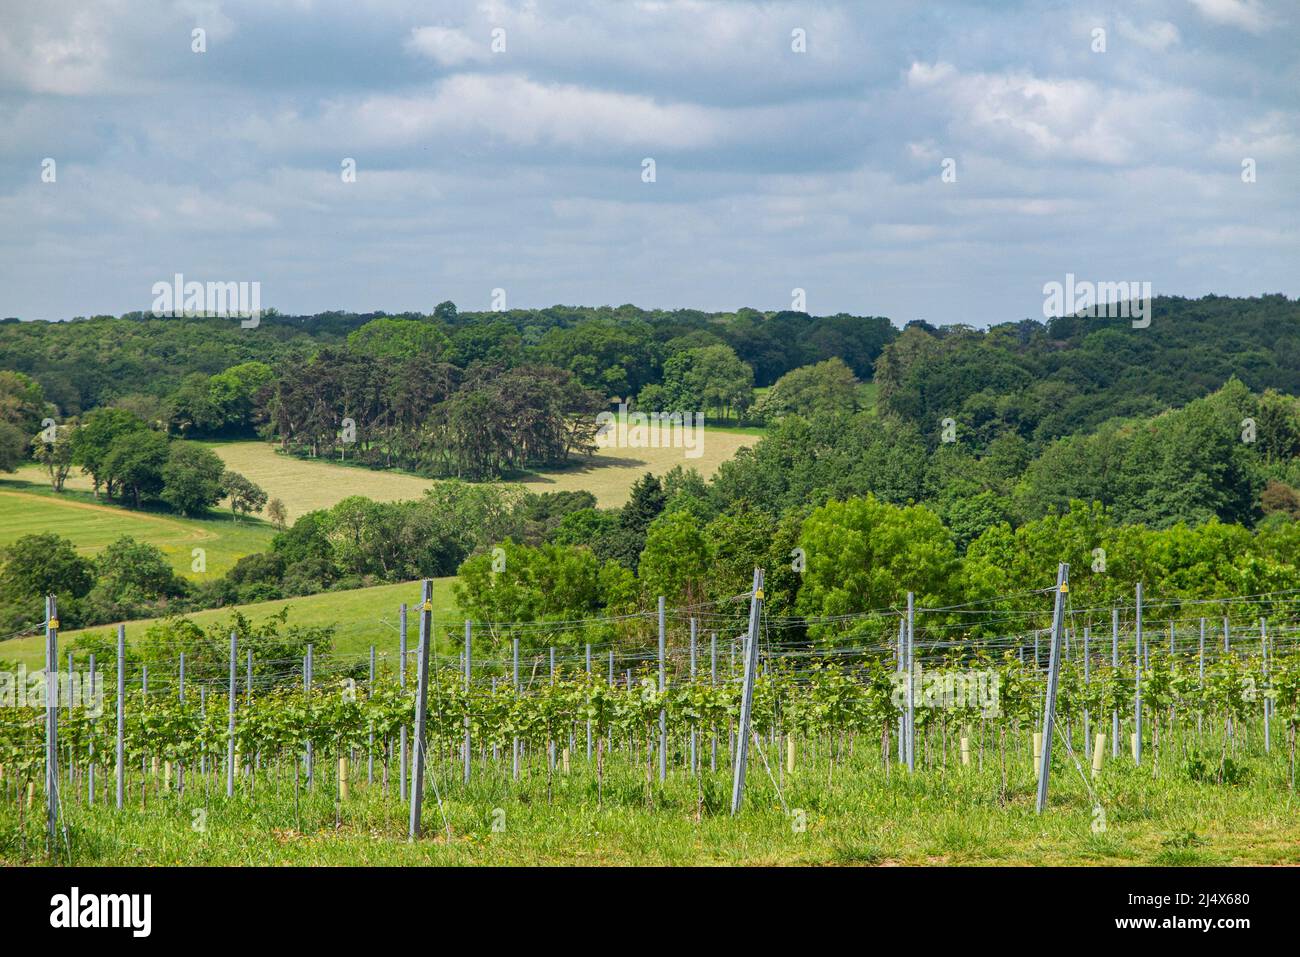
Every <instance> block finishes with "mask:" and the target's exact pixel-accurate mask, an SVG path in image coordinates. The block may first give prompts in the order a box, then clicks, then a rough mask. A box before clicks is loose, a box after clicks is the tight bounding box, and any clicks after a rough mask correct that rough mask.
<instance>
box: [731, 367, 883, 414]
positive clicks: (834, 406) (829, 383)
mask: <svg viewBox="0 0 1300 957" xmlns="http://www.w3.org/2000/svg"><path fill="white" fill-rule="evenodd" d="M859 408H861V401H860V399H859V383H858V378H857V376H855V375H854V374H853V370H852V369H850V368H849V367H848V365H846V364H845V362H844V360H843V359H840V358H838V357H834V358H830V359H827V360H826V361H825V362H818V363H817V364H816V365H810V366H802V367H800V368H798V369H792V370H791V371H790V372H787V373H786V374H785V375H783V376H781V378H779V379H777V380H776V384H775V385H773V386H772V388H771V389H770V390H768V391H767V392H766V393H765V394H764V395H763V397H762V398H761V399H760V400H759V401H758V405H757V407H756V409H755V411H756V412H757V413H758V414H759V416H760V417H761V418H763V419H765V420H771V419H778V418H780V417H781V416H783V415H791V414H794V415H804V416H807V415H814V414H816V413H819V412H837V411H838V412H857V411H858V410H859Z"/></svg>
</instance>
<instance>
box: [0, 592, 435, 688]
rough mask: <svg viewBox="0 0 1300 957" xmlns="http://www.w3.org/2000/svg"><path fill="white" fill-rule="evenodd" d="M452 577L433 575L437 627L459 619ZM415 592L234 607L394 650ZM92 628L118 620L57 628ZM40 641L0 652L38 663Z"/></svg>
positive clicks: (349, 647) (352, 646)
mask: <svg viewBox="0 0 1300 957" xmlns="http://www.w3.org/2000/svg"><path fill="white" fill-rule="evenodd" d="M454 581H455V578H435V579H434V580H433V602H434V604H433V608H434V620H435V622H436V623H437V624H436V627H437V629H438V631H439V633H441V632H442V628H443V625H444V624H446V623H447V622H449V621H455V622H459V620H460V612H459V609H458V608H457V607H456V600H455V598H454V597H453V596H452V593H451V586H452V583H453V582H454ZM419 598H420V583H419V582H418V581H415V582H401V583H398V584H395V585H375V586H373V587H371V588H356V589H351V590H348V591H329V592H322V593H321V594H318V595H304V596H301V597H299V598H282V599H278V600H276V601H263V602H256V603H254V604H251V605H239V606H238V609H239V612H240V614H242V615H244V616H245V617H247V618H248V619H249V620H250V621H251V622H253V623H254V624H256V623H257V622H261V621H264V620H266V619H267V618H269V617H270V616H272V615H275V614H278V613H279V612H280V610H281V609H283V608H285V607H287V608H288V609H289V624H291V625H292V624H296V625H333V626H335V643H334V651H335V653H337V654H339V655H359V654H362V653H365V652H367V651H368V649H369V647H370V645H372V644H374V645H375V646H376V647H378V648H382V649H384V650H389V651H392V650H395V649H396V648H397V641H398V639H397V618H398V606H399V605H400V604H401V603H402V602H406V603H407V604H408V605H415V604H416V603H417V602H418V601H419ZM231 611H232V609H230V608H209V609H207V610H205V611H196V612H193V613H191V614H189V615H187V616H186V617H187V618H189V619H190V620H191V621H193V622H194V623H195V624H197V625H199V626H200V627H202V628H207V627H208V626H209V625H214V624H217V623H218V622H224V621H228V620H229V619H230V614H231ZM156 621H157V619H142V620H139V621H129V622H126V638H127V642H128V643H129V642H131V641H133V640H135V639H137V638H139V637H140V635H142V634H143V633H144V631H145V629H147V628H148V627H149V626H150V625H151V624H154V623H155V622H156ZM415 628H416V625H415V617H414V614H412V616H411V620H410V625H409V634H410V636H411V638H410V640H411V644H412V645H414V644H415V634H416V632H415ZM91 632H99V633H108V632H111V633H114V634H116V632H117V626H116V625H99V626H96V627H94V628H83V629H79V630H77V631H63V632H60V633H59V644H60V646H61V647H64V648H66V647H68V645H69V644H70V643H71V642H73V641H75V640H76V639H77V637H78V636H80V635H83V634H87V633H91ZM44 642H45V636H44V635H43V634H42V635H32V636H29V637H25V638H14V639H12V640H10V641H6V642H4V643H3V644H0V658H3V659H5V660H6V661H13V662H15V663H22V664H25V665H26V666H27V667H29V668H39V667H43V666H44V664H45V657H44V655H45V652H44V647H45V646H44Z"/></svg>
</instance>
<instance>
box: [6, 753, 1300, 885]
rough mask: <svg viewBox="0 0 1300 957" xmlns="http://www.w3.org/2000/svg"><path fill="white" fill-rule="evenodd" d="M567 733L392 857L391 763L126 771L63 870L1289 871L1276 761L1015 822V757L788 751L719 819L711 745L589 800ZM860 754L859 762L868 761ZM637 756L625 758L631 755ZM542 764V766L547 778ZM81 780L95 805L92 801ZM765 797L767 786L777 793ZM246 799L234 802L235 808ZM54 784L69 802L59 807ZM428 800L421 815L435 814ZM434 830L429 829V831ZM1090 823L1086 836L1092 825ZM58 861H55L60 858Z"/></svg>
mask: <svg viewBox="0 0 1300 957" xmlns="http://www.w3.org/2000/svg"><path fill="white" fill-rule="evenodd" d="M583 742H584V738H583V735H582V732H581V729H579V731H578V743H577V745H576V749H575V754H574V756H573V759H572V773H571V774H567V775H566V774H564V773H563V772H562V770H561V769H560V768H559V767H557V770H556V772H555V774H554V778H553V781H552V782H550V783H549V784H548V775H547V769H546V759H545V754H544V752H543V753H541V754H536V753H535V754H533V755H531V756H530V757H529V758H528V759H527V764H526V773H525V777H524V779H523V780H522V781H520V782H518V783H516V782H512V781H511V780H510V771H509V753H508V752H509V747H508V745H507V747H506V748H505V749H504V753H502V754H501V758H502V761H501V762H500V763H497V762H493V761H492V760H491V754H490V752H489V753H488V754H487V755H486V756H484V755H482V754H479V756H478V757H477V758H476V762H475V767H474V779H473V780H472V781H471V783H470V784H468V785H465V784H462V783H461V781H460V778H459V774H460V771H459V761H458V756H457V755H455V754H454V753H452V751H453V750H454V749H452V748H448V749H446V750H442V751H440V752H439V757H438V758H437V759H436V762H437V763H436V767H434V768H433V772H432V775H431V783H436V785H437V795H435V793H434V790H433V788H432V787H430V788H429V789H428V790H427V791H426V794H427V800H426V804H425V818H424V820H425V836H424V838H423V839H422V840H420V841H419V842H417V843H416V844H414V845H410V844H408V843H407V842H406V813H407V811H406V807H405V805H403V804H401V803H400V802H399V801H398V800H397V797H396V793H395V791H396V768H395V767H392V768H390V771H389V778H388V784H387V787H385V785H384V784H383V780H384V778H383V765H382V762H380V761H378V760H377V762H376V769H375V783H374V784H373V785H372V786H367V785H366V766H365V763H364V759H361V760H360V761H359V762H357V763H354V765H353V766H352V769H351V776H350V777H351V784H350V790H351V795H350V797H349V799H348V800H347V801H337V800H336V782H335V778H334V775H333V771H334V767H335V765H334V763H333V758H332V757H331V756H327V755H325V754H319V755H318V756H317V763H316V779H315V788H314V789H313V790H312V791H310V792H308V791H307V789H306V785H305V779H304V778H303V777H302V776H301V775H298V776H297V789H296V790H295V785H294V782H295V774H294V767H293V764H292V761H289V762H286V763H283V764H282V765H281V766H280V767H278V768H277V767H276V766H275V764H274V763H272V764H271V765H270V766H269V767H265V768H263V769H262V770H261V771H260V772H259V774H258V776H257V778H256V780H255V781H254V782H252V783H251V785H250V782H249V781H248V780H247V779H245V780H243V781H241V783H240V785H239V786H240V789H241V793H240V794H239V795H237V797H236V798H235V799H233V800H227V799H226V798H225V796H224V776H218V775H217V774H210V775H209V776H208V777H207V778H206V779H205V778H203V777H201V776H200V775H198V774H196V773H194V772H193V771H191V772H189V774H190V776H189V782H190V783H189V787H188V789H187V791H186V793H185V795H184V796H183V797H182V796H179V795H177V794H175V793H171V794H168V795H160V794H159V793H158V784H157V782H155V783H154V784H152V785H151V788H152V790H151V792H150V793H149V795H148V796H147V798H146V804H145V806H144V807H143V808H142V807H141V798H142V795H141V788H140V782H141V780H142V775H141V774H140V772H139V770H138V767H137V769H136V770H134V772H133V775H132V780H131V784H130V790H129V800H128V806H127V807H126V808H125V809H124V810H123V811H122V812H117V811H115V810H113V809H111V808H110V807H108V806H106V805H104V804H103V803H99V804H97V805H96V806H94V807H88V806H87V805H86V804H85V803H84V786H85V782H84V781H83V780H79V781H78V782H77V785H76V790H77V792H78V796H77V797H75V798H69V799H68V800H66V801H65V811H66V817H67V821H68V827H69V837H70V840H71V844H72V861H73V863H75V864H105V865H106V864H125V865H132V864H149V865H159V864H161V865H174V864H189V865H201V864H202V865H253V864H257V865H281V864H291V865H352V864H439V865H442V864H446V865H533V864H588V865H595V864H638V865H639V864H765V865H823V864H829V865H896V864H919V865H924V864H941V865H990V864H992V865H1053V864H1056V865H1059V864H1079V865H1141V864H1146V865H1168V866H1187V865H1201V866H1203V865H1213V864H1297V863H1300V818H1297V814H1296V810H1297V808H1296V803H1295V800H1294V796H1293V795H1292V794H1291V793H1290V792H1289V791H1288V789H1287V787H1286V784H1285V775H1284V769H1285V760H1284V758H1283V757H1282V756H1281V755H1279V754H1278V753H1277V752H1275V753H1274V754H1273V755H1272V757H1271V759H1267V760H1266V759H1265V758H1264V756H1262V755H1259V754H1255V755H1253V756H1251V757H1250V758H1248V759H1246V764H1247V765H1248V767H1249V769H1250V775H1249V778H1248V780H1247V781H1246V783H1244V784H1239V785H1235V786H1229V785H1215V784H1209V783H1200V782H1196V781H1193V780H1191V779H1190V778H1188V777H1187V776H1186V775H1185V774H1184V773H1182V772H1181V771H1180V770H1179V769H1178V768H1177V767H1171V768H1166V769H1163V770H1162V771H1161V776H1160V777H1159V778H1153V777H1152V772H1151V769H1150V768H1149V767H1146V766H1144V767H1142V768H1140V769H1138V768H1134V767H1133V766H1132V764H1131V762H1128V761H1126V760H1119V761H1115V762H1111V761H1109V760H1108V761H1107V766H1106V768H1105V769H1104V771H1103V773H1102V776H1101V777H1100V779H1099V780H1098V782H1097V784H1096V790H1097V792H1098V795H1099V797H1100V802H1101V807H1102V813H1103V815H1104V817H1101V818H1099V816H1098V813H1097V811H1096V810H1095V808H1094V803H1093V799H1092V797H1091V796H1090V795H1089V793H1088V790H1087V789H1086V788H1085V787H1084V785H1083V783H1082V781H1081V779H1080V778H1079V777H1078V774H1077V772H1076V770H1075V768H1074V767H1073V765H1072V764H1071V763H1069V762H1068V761H1067V760H1064V759H1063V760H1061V761H1060V762H1059V764H1058V765H1057V766H1056V767H1055V768H1054V770H1053V777H1052V798H1051V804H1050V807H1049V810H1048V812H1047V813H1046V814H1044V815H1042V816H1039V815H1037V814H1035V813H1034V784H1033V777H1032V769H1031V766H1030V764H1029V762H1028V761H1027V760H1023V761H1020V762H1017V763H1013V764H1012V766H1011V767H1010V768H1009V771H1008V786H1007V789H1006V791H1005V793H1003V791H1002V785H1001V773H1000V770H999V768H998V763H997V757H996V754H986V755H985V760H984V768H983V769H980V768H978V767H970V768H961V767H958V766H956V765H951V764H950V766H949V767H948V768H947V769H944V770H941V769H939V768H929V769H926V770H924V771H918V773H917V774H915V775H913V776H909V775H908V774H907V773H906V771H905V770H904V771H901V772H900V769H899V768H898V767H897V766H894V767H893V768H892V769H891V770H890V772H889V774H888V775H886V773H885V772H884V770H883V768H882V767H881V765H880V760H879V756H878V754H871V755H867V754H863V753H862V752H861V751H859V753H858V755H857V756H856V757H853V758H850V759H849V760H847V761H839V762H837V763H836V768H835V771H834V774H833V776H832V775H831V774H830V773H829V772H830V768H829V766H828V763H827V761H826V759H825V756H824V748H823V753H822V754H819V755H818V756H816V757H812V756H808V755H803V754H802V753H801V757H800V759H799V761H798V763H797V770H796V772H795V773H794V774H793V775H788V774H786V773H785V772H784V771H783V770H780V769H779V768H778V767H777V760H776V753H775V751H774V750H773V749H772V748H771V747H768V748H767V751H766V757H767V760H768V761H769V762H772V767H771V773H772V775H774V776H777V775H779V782H773V781H772V780H771V779H769V777H768V774H767V771H766V770H765V767H764V763H763V761H762V759H761V758H760V757H759V756H758V755H757V754H754V755H752V756H751V766H750V771H749V788H748V790H747V796H746V804H745V807H744V809H743V811H742V813H741V814H740V816H739V817H737V818H734V819H733V818H732V817H730V816H729V814H728V813H727V812H728V801H729V796H730V786H731V785H730V781H731V777H730V772H729V770H728V769H727V766H726V764H727V762H726V758H725V755H726V742H725V739H724V741H723V742H722V744H721V746H720V754H719V762H720V763H719V770H718V772H716V773H712V774H711V773H708V771H707V766H708V748H707V746H706V747H704V748H702V749H701V751H702V755H703V759H704V766H705V768H706V771H705V773H704V775H703V777H702V778H701V780H700V782H699V784H698V785H697V782H696V780H695V779H694V778H692V777H691V776H690V774H689V772H688V771H687V769H686V768H685V767H684V766H683V765H682V763H681V762H680V761H679V760H676V756H675V760H674V762H673V765H672V766H671V769H670V773H669V780H668V782H667V784H666V785H664V786H662V787H661V786H660V785H659V784H658V782H657V780H656V781H653V782H652V783H648V782H647V778H646V773H645V767H644V764H643V763H642V762H641V761H640V760H638V761H637V762H636V763H635V764H629V763H628V762H627V761H626V760H625V759H624V758H622V757H621V756H619V757H615V758H614V759H611V760H610V761H608V762H607V767H606V776H605V782H604V786H603V788H602V790H601V795H600V799H599V801H598V797H597V781H596V775H595V772H594V768H592V767H589V766H588V765H587V762H586V756H585V747H584V743H583ZM878 747H879V744H878V743H877V744H876V745H875V747H874V748H871V747H870V746H868V748H869V750H876V749H878ZM640 753H643V749H641V751H640ZM559 763H560V762H559V759H557V765H558V764H559ZM104 780H105V779H104V778H101V802H102V799H103V796H104V795H103V792H102V786H103V783H104ZM776 783H780V784H781V785H782V787H781V794H780V795H778V791H777V787H776ZM250 787H251V789H252V795H251V796H250V794H249V791H250ZM70 791H71V789H69V792H70ZM0 793H2V794H3V799H0V863H6V864H17V863H42V862H45V861H46V860H47V859H46V858H45V856H44V842H43V836H42V835H43V832H42V827H43V818H42V814H41V810H40V797H39V795H38V796H37V800H36V804H35V806H34V808H33V810H32V811H30V812H23V815H24V818H25V820H24V821H23V824H22V827H21V828H20V826H19V813H20V812H19V809H18V807H17V804H16V802H15V800H14V798H15V790H14V788H13V786H12V784H7V785H6V786H5V788H4V789H0ZM439 796H440V798H441V809H440V803H439ZM444 815H445V818H444ZM1099 822H1100V823H1099ZM59 863H67V854H66V852H63V851H61V856H60V860H59Z"/></svg>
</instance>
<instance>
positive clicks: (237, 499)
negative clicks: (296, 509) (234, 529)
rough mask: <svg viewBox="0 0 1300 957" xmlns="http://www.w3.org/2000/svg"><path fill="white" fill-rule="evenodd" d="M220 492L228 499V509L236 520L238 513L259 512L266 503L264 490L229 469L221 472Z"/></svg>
mask: <svg viewBox="0 0 1300 957" xmlns="http://www.w3.org/2000/svg"><path fill="white" fill-rule="evenodd" d="M221 494H223V495H225V496H226V497H227V498H228V499H230V511H231V514H233V515H234V516H235V518H236V520H238V518H239V516H240V515H247V514H249V513H250V512H260V511H261V510H262V508H263V506H265V505H266V492H264V491H263V490H262V487H261V486H260V485H257V484H256V483H254V482H252V481H250V480H249V479H246V478H244V476H242V475H240V474H239V473H238V472H233V471H231V470H230V469H227V470H225V471H224V472H222V473H221ZM281 508H283V506H281ZM281 518H283V514H282V515H281Z"/></svg>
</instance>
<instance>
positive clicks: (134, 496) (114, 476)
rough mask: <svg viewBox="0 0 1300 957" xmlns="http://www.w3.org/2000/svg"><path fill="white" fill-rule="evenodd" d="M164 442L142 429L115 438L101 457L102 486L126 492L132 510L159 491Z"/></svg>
mask: <svg viewBox="0 0 1300 957" xmlns="http://www.w3.org/2000/svg"><path fill="white" fill-rule="evenodd" d="M167 456H168V441H167V436H165V435H163V434H162V433H161V432H154V431H153V430H151V429H146V430H144V431H140V432H128V433H126V434H124V435H119V436H117V437H116V438H115V439H113V441H112V442H111V443H110V444H109V447H108V453H107V454H106V455H105V456H104V463H103V470H104V481H105V484H107V485H109V487H112V486H113V485H116V486H117V488H118V490H119V491H120V492H122V493H126V492H130V493H131V500H132V502H134V503H135V506H136V508H139V507H140V503H141V501H142V500H144V499H146V498H152V497H155V496H157V495H158V493H160V492H161V491H162V489H163V467H164V466H166V464H167Z"/></svg>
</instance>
